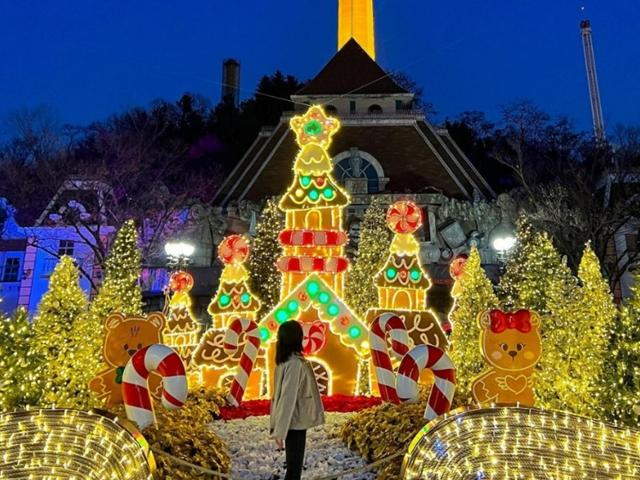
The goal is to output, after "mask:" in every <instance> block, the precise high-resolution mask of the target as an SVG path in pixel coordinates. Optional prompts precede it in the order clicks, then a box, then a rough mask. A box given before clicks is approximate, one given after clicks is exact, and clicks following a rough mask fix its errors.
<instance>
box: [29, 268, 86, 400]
mask: <svg viewBox="0 0 640 480" xmlns="http://www.w3.org/2000/svg"><path fill="white" fill-rule="evenodd" d="M86 308H87V298H86V297H85V294H84V291H83V290H82V288H80V284H79V276H78V269H77V267H76V266H75V264H74V261H73V258H71V257H67V256H63V257H62V258H61V259H60V262H59V263H58V265H57V266H56V268H55V270H54V271H53V274H52V275H51V278H50V280H49V290H48V291H47V293H45V295H44V296H43V297H42V300H41V301H40V305H38V312H37V314H36V317H35V321H34V325H33V328H34V333H35V337H34V349H35V352H36V354H37V355H38V356H40V357H41V359H42V364H41V365H40V367H39V368H38V372H37V377H38V382H39V384H40V386H41V387H42V398H41V404H42V405H46V406H49V405H59V406H67V407H81V408H82V407H85V405H86V402H87V400H88V398H89V393H88V385H87V384H86V383H85V384H84V385H83V384H81V383H79V381H78V373H79V371H80V370H82V369H83V368H84V364H83V362H82V360H81V358H80V356H79V355H78V353H79V347H80V344H79V343H78V340H77V337H75V335H74V328H75V326H76V323H78V322H80V321H82V320H81V317H82V316H84V314H85V312H86Z"/></svg>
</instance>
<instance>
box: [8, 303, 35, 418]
mask: <svg viewBox="0 0 640 480" xmlns="http://www.w3.org/2000/svg"><path fill="white" fill-rule="evenodd" d="M33 337H34V331H33V326H32V325H31V323H30V322H29V316H28V314H27V311H26V310H25V309H24V308H19V309H18V310H16V312H15V314H14V316H13V318H9V317H5V316H4V315H2V314H1V313H0V412H5V411H7V410H13V409H16V408H24V407H26V406H29V405H36V403H37V401H38V399H39V398H40V395H41V388H40V385H39V384H38V378H37V376H36V372H37V370H38V365H39V360H40V358H39V356H38V354H37V352H36V351H35V349H34V348H32V347H33Z"/></svg>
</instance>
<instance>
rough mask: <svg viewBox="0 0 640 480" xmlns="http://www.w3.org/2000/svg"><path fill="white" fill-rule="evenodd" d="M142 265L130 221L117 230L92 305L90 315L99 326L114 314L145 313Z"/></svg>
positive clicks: (134, 227)
mask: <svg viewBox="0 0 640 480" xmlns="http://www.w3.org/2000/svg"><path fill="white" fill-rule="evenodd" d="M141 261H142V260H141V255H140V250H139V248H138V233H137V231H136V226H135V223H134V221H133V220H127V221H126V222H125V223H124V224H123V225H122V227H121V228H120V230H118V233H117V235H116V238H115V241H114V242H113V246H112V247H111V250H110V252H109V256H108V257H107V260H106V262H105V276H104V282H103V284H102V287H101V288H100V291H99V292H98V295H97V296H96V298H95V300H94V301H93V302H92V303H91V308H90V311H91V314H92V315H94V316H96V317H97V318H98V319H99V321H100V322H102V321H104V319H105V318H106V317H107V316H108V315H109V314H110V313H113V312H120V313H124V314H128V315H135V314H140V313H142V292H141V289H140V284H139V283H138V278H139V277H140V267H141Z"/></svg>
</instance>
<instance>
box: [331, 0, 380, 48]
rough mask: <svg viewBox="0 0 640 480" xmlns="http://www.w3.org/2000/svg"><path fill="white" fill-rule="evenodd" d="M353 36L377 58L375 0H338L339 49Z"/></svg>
mask: <svg viewBox="0 0 640 480" xmlns="http://www.w3.org/2000/svg"><path fill="white" fill-rule="evenodd" d="M352 38H354V39H355V40H356V41H357V42H358V43H359V44H360V46H361V47H362V48H363V49H364V50H365V52H367V53H368V54H369V56H371V58H373V59H374V60H375V59H376V35H375V22H374V15H373V0H339V1H338V50H340V49H341V48H342V47H343V46H344V44H345V43H347V42H348V41H349V40H350V39H352Z"/></svg>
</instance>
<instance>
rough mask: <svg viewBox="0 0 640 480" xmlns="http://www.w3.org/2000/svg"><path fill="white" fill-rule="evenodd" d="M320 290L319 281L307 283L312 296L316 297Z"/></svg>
mask: <svg viewBox="0 0 640 480" xmlns="http://www.w3.org/2000/svg"><path fill="white" fill-rule="evenodd" d="M319 291H320V284H318V282H309V283H308V284H307V293H308V294H309V295H310V296H312V297H315V296H316V295H317V294H318V292H319Z"/></svg>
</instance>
